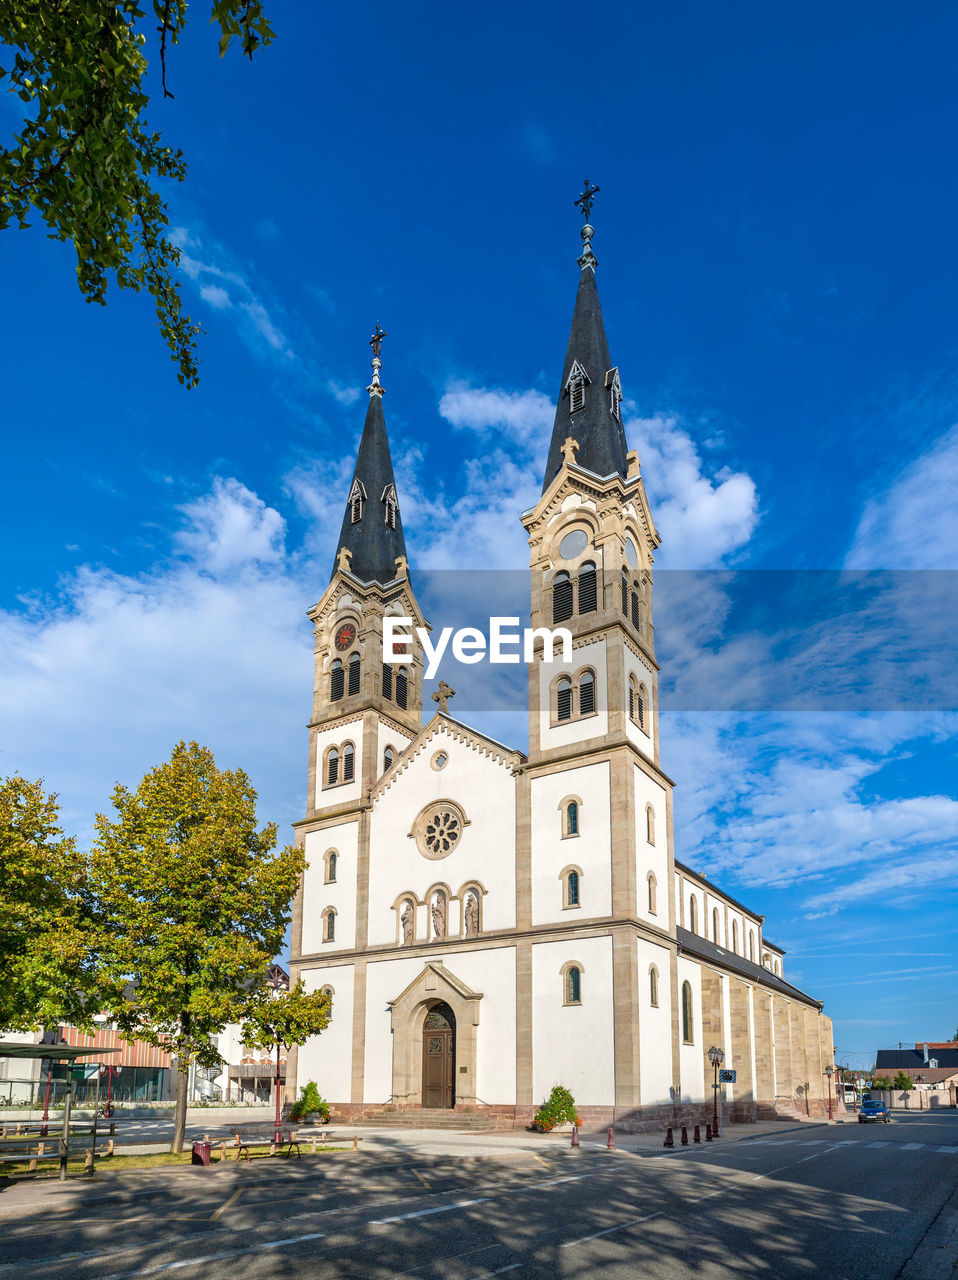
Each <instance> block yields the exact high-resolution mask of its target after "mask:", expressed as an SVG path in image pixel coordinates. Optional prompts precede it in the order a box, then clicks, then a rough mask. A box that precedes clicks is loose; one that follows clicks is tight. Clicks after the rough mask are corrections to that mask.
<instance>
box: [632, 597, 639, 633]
mask: <svg viewBox="0 0 958 1280" xmlns="http://www.w3.org/2000/svg"><path fill="white" fill-rule="evenodd" d="M632 625H633V627H637V626H638V625H639V593H638V591H637V590H636V589H635V587H633V588H632Z"/></svg>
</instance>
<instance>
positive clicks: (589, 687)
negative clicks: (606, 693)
mask: <svg viewBox="0 0 958 1280" xmlns="http://www.w3.org/2000/svg"><path fill="white" fill-rule="evenodd" d="M593 711H595V676H593V674H592V672H591V671H584V672H583V673H582V675H581V677H580V679H579V715H580V716H590V715H592V713H593Z"/></svg>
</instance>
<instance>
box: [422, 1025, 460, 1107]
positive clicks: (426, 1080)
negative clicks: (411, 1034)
mask: <svg viewBox="0 0 958 1280" xmlns="http://www.w3.org/2000/svg"><path fill="white" fill-rule="evenodd" d="M455 1102H456V1015H455V1014H454V1013H453V1011H452V1009H450V1007H449V1005H448V1004H446V1003H445V1002H440V1003H439V1004H435V1005H433V1006H432V1008H431V1009H430V1010H429V1012H428V1013H427V1014H426V1020H425V1022H424V1023H423V1029H422V1105H423V1106H424V1107H436V1108H443V1107H444V1108H452V1107H453V1106H455Z"/></svg>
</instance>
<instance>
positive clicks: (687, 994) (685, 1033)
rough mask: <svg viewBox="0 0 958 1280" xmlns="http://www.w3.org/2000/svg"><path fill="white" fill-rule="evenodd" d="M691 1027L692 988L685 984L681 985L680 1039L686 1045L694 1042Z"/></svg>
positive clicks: (692, 1028)
mask: <svg viewBox="0 0 958 1280" xmlns="http://www.w3.org/2000/svg"><path fill="white" fill-rule="evenodd" d="M694 1030H695V1028H694V1027H693V1025H692V988H691V987H690V986H689V984H688V983H687V982H683V983H682V1039H683V1040H684V1041H685V1043H686V1044H692V1042H693V1040H694V1036H693V1031H694Z"/></svg>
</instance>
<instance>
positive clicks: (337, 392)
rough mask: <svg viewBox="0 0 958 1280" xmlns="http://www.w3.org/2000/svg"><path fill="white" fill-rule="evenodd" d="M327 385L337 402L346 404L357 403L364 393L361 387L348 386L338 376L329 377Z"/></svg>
mask: <svg viewBox="0 0 958 1280" xmlns="http://www.w3.org/2000/svg"><path fill="white" fill-rule="evenodd" d="M326 387H327V389H328V391H329V393H330V394H331V395H332V397H333V399H334V400H335V401H336V403H337V404H341V405H345V406H348V405H351V404H355V403H356V401H357V400H358V399H359V397H360V395H361V394H362V393H361V392H360V390H359V387H350V386H346V385H345V384H344V383H342V382H340V381H339V379H338V378H328V379H327V381H326Z"/></svg>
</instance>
